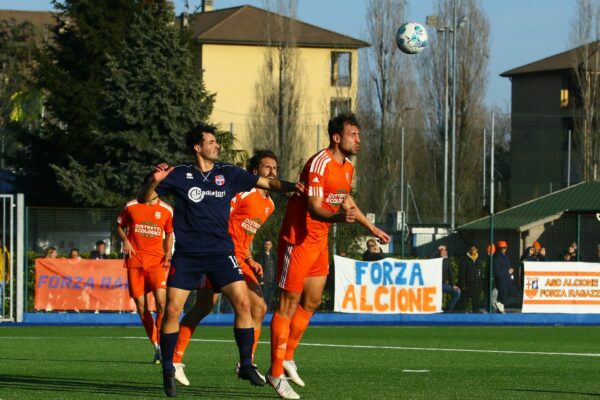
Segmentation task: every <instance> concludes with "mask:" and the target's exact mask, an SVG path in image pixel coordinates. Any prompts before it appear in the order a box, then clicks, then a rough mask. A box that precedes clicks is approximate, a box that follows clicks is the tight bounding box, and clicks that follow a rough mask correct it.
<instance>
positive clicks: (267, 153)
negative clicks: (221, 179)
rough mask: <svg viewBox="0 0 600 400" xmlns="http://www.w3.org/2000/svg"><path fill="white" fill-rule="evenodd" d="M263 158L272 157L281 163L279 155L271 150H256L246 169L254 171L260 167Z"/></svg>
mask: <svg viewBox="0 0 600 400" xmlns="http://www.w3.org/2000/svg"><path fill="white" fill-rule="evenodd" d="M263 158H272V159H273V160H275V162H277V163H279V160H277V156H276V155H275V153H273V152H272V151H271V150H269V149H263V150H254V155H253V156H252V157H251V158H250V159H249V160H248V162H247V163H246V170H247V171H248V172H250V173H252V172H253V171H254V170H255V169H258V165H259V164H260V161H261V160H262V159H263Z"/></svg>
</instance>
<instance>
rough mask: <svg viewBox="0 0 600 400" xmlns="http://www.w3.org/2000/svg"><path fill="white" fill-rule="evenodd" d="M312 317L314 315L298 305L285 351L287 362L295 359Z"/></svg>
mask: <svg viewBox="0 0 600 400" xmlns="http://www.w3.org/2000/svg"><path fill="white" fill-rule="evenodd" d="M312 315H313V313H311V312H308V311H306V310H305V309H304V308H302V307H301V306H300V304H298V308H297V309H296V313H295V314H294V316H293V317H292V322H291V323H290V337H289V339H288V342H287V348H286V350H285V359H286V360H293V359H294V351H295V350H296V347H298V343H300V339H302V335H304V331H306V328H308V323H309V322H310V318H311V317H312Z"/></svg>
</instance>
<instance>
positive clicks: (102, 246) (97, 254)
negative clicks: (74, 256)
mask: <svg viewBox="0 0 600 400" xmlns="http://www.w3.org/2000/svg"><path fill="white" fill-rule="evenodd" d="M90 258H91V259H92V260H100V259H102V260H104V259H107V258H108V256H107V255H106V243H104V241H103V240H98V241H97V242H96V250H92V252H91V253H90Z"/></svg>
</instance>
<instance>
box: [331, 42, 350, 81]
mask: <svg viewBox="0 0 600 400" xmlns="http://www.w3.org/2000/svg"><path fill="white" fill-rule="evenodd" d="M351 65H352V54H351V53H350V52H338V51H333V52H331V86H350V84H351V83H352V78H351V74H350V72H351Z"/></svg>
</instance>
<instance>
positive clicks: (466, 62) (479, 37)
mask: <svg viewBox="0 0 600 400" xmlns="http://www.w3.org/2000/svg"><path fill="white" fill-rule="evenodd" d="M455 5H456V8H457V16H458V18H457V19H458V21H461V20H462V21H466V24H459V23H458V21H456V25H457V26H458V25H462V26H460V27H457V29H455V30H452V31H450V30H448V29H447V30H446V35H448V38H447V39H448V41H447V44H448V46H450V45H451V43H452V39H453V38H452V35H457V37H456V42H457V48H456V51H455V52H453V53H454V54H456V61H455V65H456V82H455V83H456V109H455V112H454V113H453V112H452V108H451V107H452V105H450V113H451V115H456V125H455V126H456V143H455V144H456V158H455V159H456V165H455V171H456V175H455V179H456V215H457V216H458V217H463V218H464V217H469V216H474V215H479V214H480V212H481V201H480V199H481V192H480V182H481V169H482V162H483V160H482V157H481V153H482V152H481V150H482V144H483V140H482V139H483V136H482V132H483V128H484V127H485V123H486V117H487V115H488V113H487V110H486V107H485V104H484V96H485V92H486V86H487V79H488V60H489V31H490V25H489V21H488V19H487V16H486V15H485V13H484V11H483V9H482V8H481V5H480V4H479V1H477V0H438V2H437V6H436V9H437V10H436V14H437V15H438V17H439V20H440V21H442V22H441V24H442V25H441V26H440V27H441V28H443V26H444V25H446V26H450V27H453V26H454V21H453V14H454V6H455ZM430 39H431V46H428V48H427V49H426V51H425V52H423V58H422V60H423V67H422V68H421V69H420V72H421V75H422V79H421V82H423V84H424V85H423V89H424V97H425V102H426V106H425V109H427V110H429V115H428V122H427V126H428V127H429V128H430V129H431V130H432V131H433V132H435V133H436V135H435V138H436V142H437V143H438V146H436V148H442V147H443V146H442V145H441V144H442V141H443V137H444V105H445V103H444V90H445V78H444V76H445V75H444V74H445V65H446V62H445V57H446V55H445V51H446V50H448V51H450V50H451V48H450V47H448V48H446V46H445V45H444V43H443V42H442V40H443V35H430ZM450 72H451V71H450ZM449 76H450V85H452V84H453V83H454V82H452V73H450V74H449ZM437 157H438V159H442V157H443V154H442V153H441V152H440V153H439V154H438V155H437ZM440 164H442V163H440ZM440 172H441V173H443V171H440Z"/></svg>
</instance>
